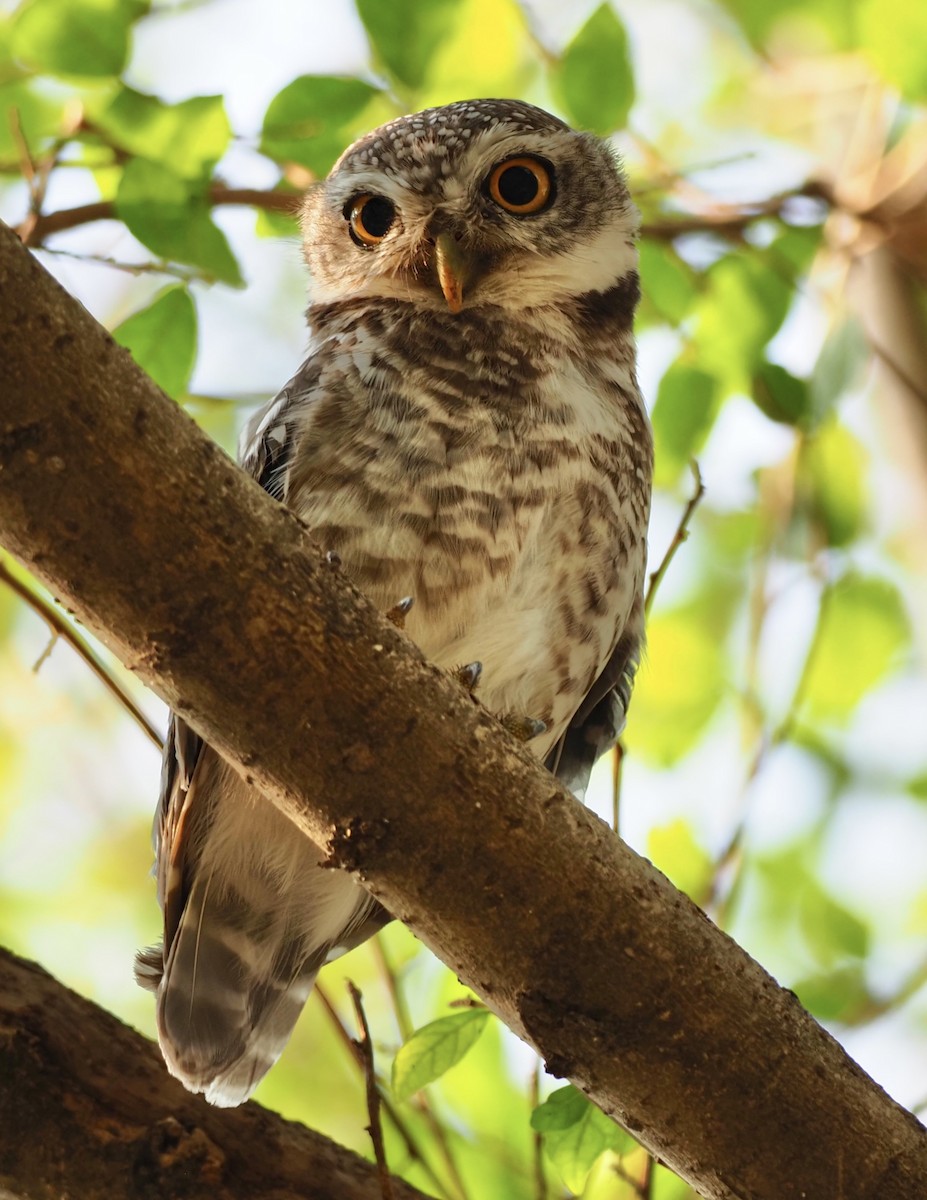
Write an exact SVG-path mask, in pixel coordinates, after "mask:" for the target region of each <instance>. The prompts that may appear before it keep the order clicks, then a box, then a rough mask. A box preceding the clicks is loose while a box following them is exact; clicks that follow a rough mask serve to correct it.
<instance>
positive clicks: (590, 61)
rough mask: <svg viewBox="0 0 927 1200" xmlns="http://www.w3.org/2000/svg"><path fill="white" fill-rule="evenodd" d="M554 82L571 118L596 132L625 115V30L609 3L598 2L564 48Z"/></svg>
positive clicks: (628, 101)
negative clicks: (597, 5) (593, 10)
mask: <svg viewBox="0 0 927 1200" xmlns="http://www.w3.org/2000/svg"><path fill="white" fill-rule="evenodd" d="M554 85H555V87H556V89H557V91H558V93H559V95H560V97H561V99H562V101H563V106H564V108H565V109H566V110H567V112H568V113H569V115H570V118H571V120H572V121H573V123H574V124H576V125H578V126H579V127H580V128H582V129H591V130H592V131H593V132H594V133H598V134H601V135H603V136H604V135H605V134H609V133H613V132H614V131H615V130H616V129H620V128H622V127H623V126H624V124H625V123H626V121H627V118H628V113H629V112H630V110H631V105H632V104H633V103H634V71H633V69H632V66H631V57H630V54H629V52H628V35H627V34H626V33H625V29H624V26H623V25H622V23H621V22H620V21H619V20H618V17H617V16H616V14H615V11H614V9H612V7H611V5H609V4H600V5H599V7H598V8H597V9H596V10H595V12H594V13H593V14H592V16H591V17H590V18H589V20H588V21H587V22H586V24H585V25H583V27H582V28H581V29H580V30H579V32H578V33H577V34H576V36H575V37H574V38H573V40H572V41H571V42H570V44H569V45H568V46H567V47H566V49H565V50H564V52H563V56H562V58H561V59H560V65H559V68H558V69H557V71H556V72H555V74H554Z"/></svg>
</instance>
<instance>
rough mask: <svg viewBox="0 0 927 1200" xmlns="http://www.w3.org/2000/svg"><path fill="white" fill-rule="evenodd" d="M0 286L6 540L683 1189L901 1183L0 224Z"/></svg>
mask: <svg viewBox="0 0 927 1200" xmlns="http://www.w3.org/2000/svg"><path fill="white" fill-rule="evenodd" d="M0 294H2V297H3V303H2V310H0V378H2V379H3V380H4V406H3V409H2V412H0V541H2V542H3V543H5V544H6V545H7V546H8V548H9V549H10V550H11V551H12V552H13V553H14V554H15V555H16V556H17V557H18V558H19V559H20V560H21V561H22V562H23V563H24V564H25V565H26V566H28V567H29V568H30V569H31V570H33V571H34V572H35V573H36V574H37V575H38V576H39V577H40V578H41V579H42V580H43V581H44V582H45V583H46V585H47V586H48V587H49V588H51V589H52V590H53V591H54V592H55V593H56V594H57V595H59V596H60V597H61V598H62V600H63V601H64V603H65V604H66V605H67V606H69V607H70V608H73V609H74V611H75V612H76V613H77V615H78V616H79V617H80V619H81V620H82V621H83V622H84V623H85V624H86V625H87V626H88V627H89V628H91V629H93V630H94V631H95V632H96V633H97V635H98V636H99V637H100V638H101V640H102V641H103V642H104V643H106V644H107V645H108V646H110V648H111V649H113V650H114V651H115V652H116V653H117V654H119V655H120V657H121V658H122V659H123V661H124V662H126V663H127V664H128V665H129V666H130V667H131V668H132V669H133V670H134V671H136V672H137V673H138V675H139V676H140V677H141V678H142V679H144V680H145V681H146V682H148V683H150V684H151V685H152V686H153V687H154V688H155V690H156V691H157V692H158V693H159V694H160V695H161V696H162V697H163V698H164V699H165V700H166V701H167V702H168V703H170V704H171V705H172V706H173V707H174V708H176V709H177V710H178V711H179V712H180V713H181V714H182V715H183V716H184V717H185V718H187V719H188V720H189V721H190V722H191V724H192V725H193V726H194V727H195V728H196V729H197V730H198V731H199V732H201V733H202V734H203V735H204V736H205V737H206V738H207V739H209V740H210V741H211V742H212V743H213V744H214V745H215V746H216V747H217V749H219V750H220V751H221V752H222V753H223V754H224V755H226V757H227V758H228V759H229V761H230V762H231V763H232V764H233V765H234V766H235V767H236V769H238V770H239V771H240V772H241V773H242V774H243V775H244V776H246V777H247V778H248V779H250V780H253V782H254V783H255V784H256V785H258V786H259V787H260V788H261V789H262V790H263V791H264V792H265V793H266V794H267V796H268V797H269V798H270V799H271V800H273V802H274V803H277V804H279V805H280V807H281V808H282V809H283V810H284V811H285V812H287V813H288V814H289V815H290V816H291V817H292V818H293V819H294V821H296V822H297V824H298V825H299V826H300V827H301V828H302V829H304V830H305V832H306V833H307V834H308V835H310V836H311V837H312V838H313V839H314V840H315V841H316V842H317V843H318V844H320V845H322V846H324V847H326V849H327V852H328V855H329V861H330V863H331V865H332V867H334V868H340V869H345V870H349V871H352V872H354V873H355V875H356V876H357V877H358V878H359V879H360V880H361V882H362V883H363V884H364V886H365V887H367V888H368V889H369V890H370V891H371V893H372V894H373V895H375V896H376V897H377V898H378V899H380V900H381V901H382V903H383V904H384V905H385V906H386V907H387V908H388V909H389V910H390V911H391V912H392V913H394V914H395V915H396V916H397V917H399V918H400V919H402V920H403V921H405V922H406V923H407V924H408V925H409V926H410V928H412V929H413V930H414V931H415V932H416V933H417V934H418V935H419V936H420V937H421V938H422V939H423V940H424V941H425V942H426V943H427V944H428V945H429V946H430V947H431V948H432V949H433V950H434V951H435V952H436V953H438V954H439V955H440V956H441V957H442V958H443V959H444V961H445V962H446V963H448V965H449V966H450V967H451V968H452V969H453V970H455V971H456V972H457V973H458V974H459V975H460V977H461V979H462V980H463V981H464V982H465V983H466V984H467V985H468V986H470V987H472V988H474V989H475V990H476V991H477V992H478V993H479V994H480V996H481V997H482V999H483V1000H484V1001H485V1002H486V1003H487V1004H488V1005H489V1006H490V1007H491V1008H492V1009H493V1010H494V1011H495V1012H497V1013H498V1014H499V1015H500V1016H501V1017H502V1019H503V1020H504V1021H505V1022H506V1023H507V1024H508V1025H509V1026H510V1028H512V1029H513V1030H515V1032H516V1033H518V1034H519V1035H520V1036H521V1037H523V1038H524V1039H525V1040H527V1041H528V1042H529V1043H530V1044H532V1045H533V1046H535V1047H536V1048H537V1049H538V1050H539V1052H540V1053H541V1054H542V1055H544V1057H545V1058H546V1060H547V1065H548V1068H549V1069H550V1070H551V1071H552V1072H553V1073H554V1074H556V1075H559V1076H564V1077H568V1078H570V1079H571V1080H573V1081H574V1082H575V1083H576V1084H577V1085H578V1086H579V1087H581V1088H583V1089H584V1090H585V1091H586V1092H587V1093H588V1094H589V1095H590V1096H591V1097H592V1098H593V1099H594V1100H595V1101H596V1103H598V1104H599V1105H601V1107H602V1108H603V1109H604V1110H605V1111H606V1112H608V1113H609V1114H610V1115H612V1116H614V1117H615V1118H616V1119H617V1120H618V1121H620V1122H621V1124H623V1125H624V1126H625V1127H626V1128H627V1129H629V1130H630V1131H631V1132H632V1133H633V1134H635V1136H636V1137H638V1139H639V1140H640V1141H641V1142H643V1144H644V1145H645V1146H646V1147H647V1148H648V1149H649V1150H651V1151H652V1152H653V1153H655V1154H656V1155H657V1156H658V1157H659V1158H660V1159H661V1160H662V1161H664V1162H666V1163H667V1164H668V1165H669V1166H671V1167H672V1168H673V1169H674V1170H675V1171H677V1172H678V1173H679V1174H681V1175H682V1176H683V1177H684V1178H686V1179H687V1180H689V1181H690V1182H691V1183H692V1184H693V1186H695V1187H696V1188H698V1189H699V1191H700V1192H701V1194H702V1195H703V1196H705V1197H711V1198H718V1200H727V1198H729V1197H743V1198H745V1200H798V1197H801V1196H805V1197H815V1200H828V1198H830V1197H833V1200H838V1197H839V1200H864V1198H867V1200H868V1198H872V1197H876V1196H878V1197H879V1200H921V1198H922V1197H923V1195H924V1192H925V1189H927V1132H925V1130H924V1129H923V1127H922V1126H921V1125H920V1124H919V1123H918V1122H917V1121H916V1120H915V1119H914V1118H913V1117H912V1116H911V1115H910V1114H909V1113H906V1112H905V1111H904V1110H903V1109H901V1108H900V1107H899V1106H898V1105H896V1104H894V1103H893V1102H892V1101H891V1100H890V1099H889V1098H888V1097H887V1096H886V1095H885V1094H884V1092H882V1090H881V1089H880V1088H878V1087H877V1086H876V1085H875V1084H874V1083H873V1082H872V1080H870V1079H869V1078H868V1076H866V1075H865V1074H864V1072H863V1071H862V1070H861V1069H860V1068H859V1067H857V1066H856V1064H855V1063H853V1062H852V1061H851V1060H850V1059H849V1058H848V1057H847V1055H846V1054H845V1053H844V1051H843V1050H842V1048H841V1047H840V1046H839V1045H838V1044H837V1042H836V1041H835V1040H834V1039H833V1038H831V1037H830V1036H829V1035H828V1034H827V1033H826V1032H825V1031H824V1030H822V1029H821V1028H820V1027H819V1026H818V1025H817V1024H816V1023H815V1022H814V1021H813V1020H812V1019H811V1018H810V1017H809V1016H808V1015H807V1014H806V1013H805V1012H804V1010H803V1009H802V1008H801V1006H800V1005H799V1004H798V1002H797V1000H796V999H795V997H794V996H793V995H792V994H791V993H789V992H786V991H784V990H782V989H780V988H779V987H777V985H776V984H775V982H774V981H773V980H772V979H771V978H770V977H769V976H768V975H767V974H766V973H765V972H764V971H763V970H762V969H761V968H760V967H759V966H757V964H756V963H754V962H753V961H752V960H751V959H750V958H749V957H748V956H747V955H746V954H745V953H744V952H743V951H742V950H740V949H739V948H738V947H737V946H736V945H735V944H734V943H733V942H732V941H731V940H730V939H729V938H728V937H726V936H725V935H724V934H723V933H721V932H720V931H719V930H718V929H717V928H715V927H714V926H713V925H712V924H711V922H710V921H708V919H707V918H706V917H705V916H704V915H703V914H702V913H701V912H700V911H699V910H698V909H697V908H696V907H695V906H694V905H693V904H692V903H691V902H690V901H688V900H687V899H686V898H685V897H684V896H682V895H680V894H679V893H678V892H676V891H675V889H674V888H673V887H672V886H671V885H670V884H669V882H668V881H667V880H666V879H665V878H664V877H663V876H662V875H660V874H659V873H658V872H657V871H655V870H654V869H653V868H652V867H651V866H650V865H649V864H648V863H647V862H645V861H644V860H643V859H641V858H639V857H638V856H637V855H636V854H634V853H633V852H632V851H631V850H629V849H628V848H627V847H626V846H625V845H624V844H623V843H622V842H621V841H620V840H619V839H618V838H617V837H616V836H615V835H614V834H613V833H612V832H611V830H609V828H608V827H607V826H606V825H605V824H604V822H602V821H600V820H599V819H598V818H597V817H596V816H594V815H593V814H591V813H590V812H588V811H587V810H586V809H584V808H583V807H582V806H581V805H579V804H578V803H577V802H576V801H575V800H573V799H572V797H570V796H569V795H568V794H567V793H566V792H564V791H563V790H562V788H561V787H560V786H559V785H558V784H557V782H556V781H555V780H554V779H553V778H552V777H551V776H550V775H549V774H547V773H546V772H545V771H543V770H542V769H541V768H540V767H539V766H538V764H537V762H536V761H535V760H534V759H533V758H532V757H531V755H530V754H529V753H528V752H527V751H526V750H525V749H524V748H523V747H520V746H518V745H516V744H515V743H514V742H512V741H511V740H509V739H508V738H506V737H505V736H504V735H503V733H502V731H501V729H500V727H499V725H498V724H497V722H495V720H493V718H491V717H490V716H489V715H488V714H487V713H485V712H484V711H483V710H482V709H481V708H480V707H479V706H478V705H476V704H475V703H474V702H473V701H472V700H471V699H470V697H469V696H468V695H466V694H465V693H463V691H462V690H461V689H460V688H459V687H458V686H457V685H456V684H455V683H453V682H452V681H451V680H450V679H449V678H447V677H446V676H445V675H444V674H443V673H442V672H440V671H438V670H437V669H436V668H434V667H432V666H430V665H429V664H427V663H425V662H424V661H423V660H422V657H421V655H420V654H419V653H418V652H417V651H416V650H415V648H414V647H412V646H411V645H410V643H409V642H408V641H407V640H406V639H405V638H404V637H403V636H402V635H401V634H400V633H399V632H398V631H397V630H396V629H395V628H394V627H392V626H391V625H390V623H389V622H388V621H387V620H386V619H385V618H383V617H381V616H380V615H379V614H377V613H376V612H374V611H373V610H372V609H371V607H370V605H369V604H368V603H367V602H366V601H365V600H364V598H363V597H362V596H360V595H359V593H357V592H356V591H355V590H354V589H353V588H352V587H351V586H350V585H349V584H348V583H347V581H346V580H345V579H344V578H343V577H342V575H341V574H340V573H339V572H338V571H337V570H333V569H332V565H331V563H330V562H328V561H327V560H326V557H325V555H324V553H322V552H321V551H320V550H319V549H318V548H316V547H314V546H313V545H312V543H311V542H309V541H308V539H307V537H306V534H305V530H304V528H303V527H302V526H301V523H300V522H299V521H298V520H297V518H296V517H295V516H293V514H291V513H289V512H287V511H286V510H285V509H283V508H282V507H281V506H280V505H278V504H276V503H275V502H274V501H273V500H272V499H271V498H270V497H269V496H267V495H266V494H265V493H263V492H262V491H261V489H260V488H259V487H258V486H257V484H255V483H254V481H253V480H250V479H248V478H247V477H246V476H245V475H244V473H243V472H241V471H240V470H239V469H238V468H237V467H236V466H235V465H234V464H233V463H232V462H231V461H230V460H229V459H228V458H227V457H226V456H225V455H224V454H223V453H222V452H221V451H220V450H219V449H218V448H217V447H216V446H215V445H214V444H213V443H211V442H210V441H209V440H208V438H206V436H205V435H204V434H203V433H202V432H201V431H200V430H199V429H197V427H196V426H195V424H194V423H193V421H191V420H190V419H189V418H187V417H186V416H185V414H184V413H183V412H182V411H181V410H180V409H178V408H177V406H176V405H174V404H172V403H171V402H170V401H168V400H167V399H166V398H165V397H164V396H163V395H162V394H161V393H160V392H158V390H157V389H156V388H155V387H154V386H153V385H152V384H151V383H150V381H148V380H147V379H146V378H145V376H144V375H142V373H141V372H139V371H138V370H137V368H135V366H134V365H133V364H132V362H131V360H130V358H129V356H128V354H127V353H126V352H125V351H123V350H122V349H121V348H119V347H118V346H116V344H115V343H114V342H113V340H112V338H110V337H109V335H107V334H106V332H105V331H104V330H102V329H101V328H100V327H99V326H98V325H97V324H96V322H94V321H93V319H92V318H91V317H90V316H89V314H88V313H87V312H86V311H85V310H83V309H82V308H81V307H80V305H78V304H77V303H76V302H75V301H73V300H72V299H71V298H70V297H69V296H68V295H67V294H66V293H65V292H64V291H63V290H62V289H61V288H60V287H59V286H58V284H57V283H55V282H54V281H53V280H52V279H51V278H50V277H49V276H48V275H47V273H46V272H45V271H44V270H42V268H41V267H40V266H39V265H38V264H37V263H36V262H35V261H34V260H33V259H32V258H31V256H30V255H29V254H28V253H27V252H26V251H25V250H24V249H23V248H22V246H21V245H20V244H19V243H18V241H17V239H16V238H15V236H14V235H13V234H12V233H11V232H9V231H7V230H3V229H0ZM838 1179H839V1180H840V1183H839V1185H838V1183H837V1180H838Z"/></svg>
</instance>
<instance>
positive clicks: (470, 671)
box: [451, 662, 483, 694]
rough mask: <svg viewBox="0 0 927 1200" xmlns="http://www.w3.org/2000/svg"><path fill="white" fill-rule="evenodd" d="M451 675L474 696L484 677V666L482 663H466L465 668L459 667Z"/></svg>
mask: <svg viewBox="0 0 927 1200" xmlns="http://www.w3.org/2000/svg"><path fill="white" fill-rule="evenodd" d="M451 674H452V675H453V676H454V678H455V679H456V680H457V682H458V683H459V684H460V686H461V687H462V688H464V689H465V690H466V691H468V692H470V693H471V694H472V693H473V692H474V691H475V690H476V687H477V684H478V683H479V682H480V678H481V677H482V674H483V664H482V663H481V662H471V663H465V664H464V666H462V667H457V668H456V669H455V670H454V671H452V672H451Z"/></svg>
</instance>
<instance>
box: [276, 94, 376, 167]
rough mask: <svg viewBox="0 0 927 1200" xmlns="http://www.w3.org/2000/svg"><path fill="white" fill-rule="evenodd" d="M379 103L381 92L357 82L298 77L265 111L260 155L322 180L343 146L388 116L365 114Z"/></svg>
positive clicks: (369, 112) (370, 112)
mask: <svg viewBox="0 0 927 1200" xmlns="http://www.w3.org/2000/svg"><path fill="white" fill-rule="evenodd" d="M382 99H383V93H382V92H381V91H379V90H378V89H377V88H375V87H372V86H371V85H370V84H369V83H364V81H363V80H361V79H347V78H345V79H342V78H339V77H337V76H334V75H301V76H300V77H299V78H298V79H294V80H293V82H292V83H288V84H287V85H286V87H285V88H283V89H282V90H281V91H279V92H278V93H277V95H276V96H274V98H273V100H271V102H270V104H269V105H268V107H267V112H266V113H265V114H264V127H263V129H262V131H261V151H262V152H263V153H264V154H266V155H267V156H268V157H269V158H273V159H275V160H276V161H277V162H283V163H287V162H293V163H300V164H301V165H302V166H304V167H308V168H309V170H310V171H312V172H313V173H314V174H315V175H319V176H322V175H326V174H327V173H328V171H329V169H330V168H331V165H332V163H333V162H334V161H335V159H336V158H337V157H338V155H339V154H340V153H341V152H342V150H344V148H345V146H346V145H348V144H349V143H350V142H352V141H353V140H354V138H355V137H356V136H357V135H358V134H360V133H362V132H365V131H366V130H367V129H368V128H370V126H371V125H376V124H378V123H379V122H380V120H385V119H386V117H387V116H388V115H389V114H388V112H387V111H386V110H385V108H384V109H383V111H381V112H378V113H373V112H372V111H371V109H370V106H371V103H372V102H374V101H377V100H382ZM384 103H385V101H384ZM361 114H364V117H363V119H362V118H361Z"/></svg>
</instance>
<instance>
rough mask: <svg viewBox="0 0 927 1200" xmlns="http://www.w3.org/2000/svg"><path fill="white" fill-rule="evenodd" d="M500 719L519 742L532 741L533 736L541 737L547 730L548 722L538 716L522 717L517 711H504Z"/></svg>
mask: <svg viewBox="0 0 927 1200" xmlns="http://www.w3.org/2000/svg"><path fill="white" fill-rule="evenodd" d="M499 720H500V721H501V722H502V725H503V727H504V728H505V729H507V730H508V731H509V733H510V734H511V735H512V737H514V738H515V739H516V740H517V741H519V742H530V741H531V739H532V738H536V737H540V736H541V734H542V733H546V732H547V722H546V721H540V720H538V718H537V717H521V716H519V715H518V714H517V713H504V714H503V715H502V716H501V717H500V718H499Z"/></svg>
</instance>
